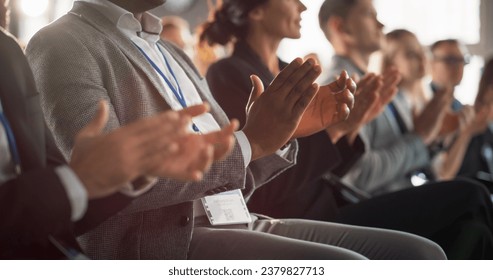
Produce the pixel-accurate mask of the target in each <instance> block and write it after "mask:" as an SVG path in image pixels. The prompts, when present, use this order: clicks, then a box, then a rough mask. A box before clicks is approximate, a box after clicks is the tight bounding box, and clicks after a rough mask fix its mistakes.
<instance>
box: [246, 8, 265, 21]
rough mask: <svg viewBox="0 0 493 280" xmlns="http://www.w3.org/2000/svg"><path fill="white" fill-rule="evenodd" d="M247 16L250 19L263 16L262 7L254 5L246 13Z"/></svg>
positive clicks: (257, 18)
mask: <svg viewBox="0 0 493 280" xmlns="http://www.w3.org/2000/svg"><path fill="white" fill-rule="evenodd" d="M248 18H249V19H250V20H252V21H259V20H262V19H263V18H264V9H263V8H262V6H259V7H256V8H254V9H253V10H251V11H250V13H248Z"/></svg>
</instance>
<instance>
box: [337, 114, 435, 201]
mask: <svg viewBox="0 0 493 280" xmlns="http://www.w3.org/2000/svg"><path fill="white" fill-rule="evenodd" d="M383 117H385V115H381V116H380V117H379V118H383ZM377 120H378V119H377ZM378 125H381V122H376V121H374V122H372V123H370V124H368V125H367V126H365V127H364V129H363V130H362V132H361V133H360V136H361V137H362V139H363V141H364V142H365V146H366V151H365V153H364V155H363V156H362V157H361V158H360V159H359V160H358V162H357V163H356V164H355V165H354V166H353V167H352V168H351V170H350V171H349V172H348V173H347V174H346V176H345V177H344V180H346V181H348V182H349V183H351V184H353V185H355V186H356V187H358V188H360V189H361V190H364V191H366V192H368V193H375V192H378V191H379V189H380V188H384V187H385V186H386V184H389V183H391V182H393V181H394V180H396V179H399V178H401V177H403V176H405V175H406V174H407V173H408V172H410V171H412V170H415V169H416V168H418V167H421V166H424V165H426V164H427V163H429V160H430V159H429V155H428V150H427V147H426V145H425V144H424V143H423V141H422V140H421V138H419V136H417V135H415V134H413V133H407V134H405V135H403V136H401V137H399V138H396V139H395V140H394V141H392V142H391V144H390V145H387V146H385V147H381V148H374V146H375V143H374V142H375V141H378V139H379V137H389V136H385V135H382V133H379V134H378V135H377V131H381V130H377V126H378ZM402 187H405V186H402Z"/></svg>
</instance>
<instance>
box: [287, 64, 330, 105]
mask: <svg viewBox="0 0 493 280" xmlns="http://www.w3.org/2000/svg"><path fill="white" fill-rule="evenodd" d="M320 72H321V68H320V65H316V64H315V61H314V60H313V59H311V58H309V59H307V60H306V61H305V63H303V64H302V65H301V66H300V67H299V68H298V69H296V71H294V72H293V73H292V74H291V76H289V78H288V79H287V80H286V81H285V83H284V84H283V85H282V86H281V87H280V88H279V90H278V92H279V93H282V94H284V97H285V98H293V96H292V94H293V93H294V94H295V97H294V98H295V99H296V98H297V97H296V96H297V95H298V94H300V93H302V92H303V91H304V90H306V89H307V88H308V87H309V86H310V85H311V84H312V83H313V82H315V80H316V79H317V77H318V76H319V75H320Z"/></svg>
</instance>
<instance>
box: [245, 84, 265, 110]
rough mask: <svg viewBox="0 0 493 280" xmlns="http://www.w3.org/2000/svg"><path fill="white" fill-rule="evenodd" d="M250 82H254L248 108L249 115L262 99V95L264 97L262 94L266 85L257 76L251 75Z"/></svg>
mask: <svg viewBox="0 0 493 280" xmlns="http://www.w3.org/2000/svg"><path fill="white" fill-rule="evenodd" d="M250 81H251V82H252V90H251V92H250V97H249V98H248V102H247V106H246V113H247V115H248V112H250V107H252V104H253V103H254V102H255V101H256V100H257V99H258V98H259V97H260V95H262V92H264V84H263V83H262V81H261V80H260V78H259V77H258V76H257V75H251V76H250Z"/></svg>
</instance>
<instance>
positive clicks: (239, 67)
mask: <svg viewBox="0 0 493 280" xmlns="http://www.w3.org/2000/svg"><path fill="white" fill-rule="evenodd" d="M286 65H287V63H285V62H283V61H281V60H279V67H280V69H282V68H284V67H285V66H286ZM252 74H255V75H257V76H259V78H260V79H261V80H262V82H263V83H264V86H267V85H269V84H270V83H271V82H272V80H273V79H274V75H273V74H272V73H271V72H270V71H269V69H268V68H267V67H266V66H265V64H264V63H263V62H262V61H261V59H260V57H259V56H258V55H257V54H256V53H255V52H254V51H253V50H252V49H251V48H250V47H249V46H248V44H247V43H246V42H242V41H240V42H238V43H237V44H236V45H235V49H234V52H233V55H232V56H231V57H228V58H225V59H222V60H220V61H218V62H217V63H215V64H213V65H211V67H210V68H209V71H208V72H207V81H208V82H209V87H210V88H211V91H212V93H213V95H214V98H215V99H216V100H217V101H218V102H219V104H220V105H221V107H222V108H223V109H224V111H225V112H226V114H227V115H228V117H230V118H237V119H239V120H240V123H241V125H244V124H245V106H246V104H247V102H248V98H249V95H250V89H251V81H250V78H249V77H250V75H252ZM298 144H299V150H298V158H297V164H296V165H295V166H294V167H292V168H290V169H289V170H287V171H285V172H284V173H283V174H281V175H279V176H278V177H276V178H275V179H274V180H272V181H270V182H269V183H267V184H266V185H265V186H264V187H263V188H261V189H259V190H257V191H256V192H255V193H254V194H253V196H252V197H251V198H250V200H249V201H248V207H249V209H250V210H251V211H253V212H257V213H261V214H266V215H270V216H273V217H276V218H306V219H315V220H329V218H330V217H332V216H334V214H335V212H336V209H335V203H334V200H333V197H332V191H331V189H329V188H328V187H327V186H326V183H324V181H323V180H322V178H321V177H322V175H324V174H325V173H326V172H328V171H330V170H335V169H336V168H337V170H338V172H339V173H345V170H347V169H348V168H347V166H350V165H352V164H353V163H354V161H356V159H357V158H358V157H359V155H361V154H362V152H363V145H362V142H358V144H359V146H358V144H357V145H355V147H356V149H355V148H354V147H350V146H349V145H348V144H347V141H345V139H342V140H341V141H339V143H337V145H334V144H332V142H331V140H330V138H329V137H328V135H327V133H326V132H324V131H322V132H319V133H317V134H315V135H312V136H309V137H304V138H301V139H298Z"/></svg>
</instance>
